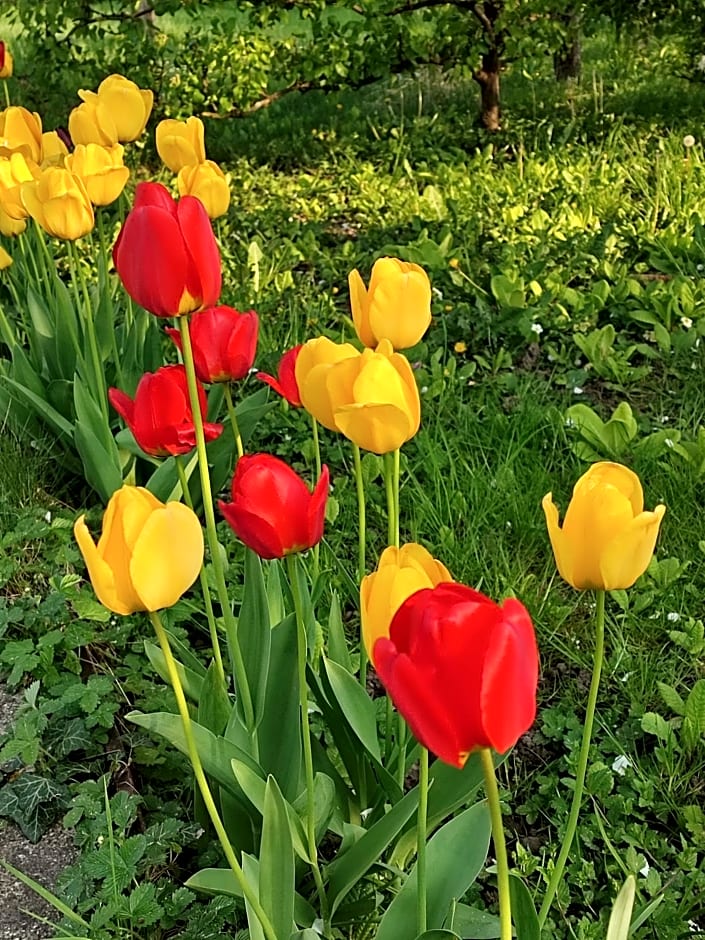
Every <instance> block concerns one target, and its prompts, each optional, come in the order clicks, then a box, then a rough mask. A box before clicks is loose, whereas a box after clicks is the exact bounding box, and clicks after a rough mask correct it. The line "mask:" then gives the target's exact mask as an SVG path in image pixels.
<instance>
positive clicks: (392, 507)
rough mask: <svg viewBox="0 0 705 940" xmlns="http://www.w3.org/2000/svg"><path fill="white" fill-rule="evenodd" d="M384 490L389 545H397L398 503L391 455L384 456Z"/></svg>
mask: <svg viewBox="0 0 705 940" xmlns="http://www.w3.org/2000/svg"><path fill="white" fill-rule="evenodd" d="M383 460H384V490H385V493H386V495H387V544H388V545H396V544H397V542H396V532H397V524H396V519H395V514H396V502H395V499H394V469H393V467H392V465H391V460H392V456H391V454H385V455H384V458H383Z"/></svg>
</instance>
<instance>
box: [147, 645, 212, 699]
mask: <svg viewBox="0 0 705 940" xmlns="http://www.w3.org/2000/svg"><path fill="white" fill-rule="evenodd" d="M144 651H145V653H146V654H147V659H148V660H149V661H150V663H151V664H152V668H153V669H154V671H155V672H156V674H157V675H158V676H159V678H160V679H162V680H163V681H164V682H166V683H169V670H168V669H167V667H166V660H165V659H164V653H162V650H161V647H159V646H157V645H156V643H152V642H151V641H150V640H145V641H144ZM175 663H176V671H177V672H178V674H179V679H180V680H181V684H182V686H183V687H184V692H185V693H186V696H187V698H190V699H191V701H192V702H195V703H196V704H198V703H199V702H200V700H201V692H202V690H203V682H204V679H203V677H202V676H199V675H197V674H196V673H195V672H194V671H193V670H192V669H189V668H188V667H187V666H184V664H183V663H180V662H179V661H178V660H175Z"/></svg>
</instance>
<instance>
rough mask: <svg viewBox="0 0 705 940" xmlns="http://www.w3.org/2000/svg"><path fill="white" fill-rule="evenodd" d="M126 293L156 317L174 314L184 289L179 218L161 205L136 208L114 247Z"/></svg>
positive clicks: (184, 258)
mask: <svg viewBox="0 0 705 940" xmlns="http://www.w3.org/2000/svg"><path fill="white" fill-rule="evenodd" d="M114 260H115V267H116V268H117V271H118V274H119V275H120V279H121V280H122V282H123V284H124V286H125V290H126V291H127V293H128V294H129V295H130V296H131V297H132V298H133V299H134V300H136V301H137V303H138V304H140V305H141V306H142V307H144V308H145V310H149V311H150V313H154V314H156V315H157V316H173V315H174V314H175V313H176V311H177V310H178V309H179V304H180V302H181V296H182V294H183V291H184V272H185V271H186V269H187V267H188V257H187V254H186V248H185V246H184V243H183V239H182V237H181V229H180V228H179V223H178V222H177V220H176V218H175V217H174V216H173V215H172V214H171V213H170V212H168V211H167V210H165V209H162V208H159V207H158V206H149V207H147V206H145V207H144V208H137V209H133V210H132V212H131V213H130V215H128V217H127V219H126V220H125V224H124V225H123V227H122V231H121V233H120V238H119V241H118V242H117V244H116V246H115V253H114Z"/></svg>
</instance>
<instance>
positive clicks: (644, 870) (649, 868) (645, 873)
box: [639, 862, 651, 878]
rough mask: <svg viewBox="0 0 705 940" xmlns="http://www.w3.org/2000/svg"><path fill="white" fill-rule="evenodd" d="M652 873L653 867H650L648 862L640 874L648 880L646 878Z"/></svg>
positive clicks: (640, 870)
mask: <svg viewBox="0 0 705 940" xmlns="http://www.w3.org/2000/svg"><path fill="white" fill-rule="evenodd" d="M650 871H651V865H649V863H648V862H644V866H643V868H640V869H639V874H640V875H643V876H644V878H646V876H647V875H648V874H649V872H650Z"/></svg>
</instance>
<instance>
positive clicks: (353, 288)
mask: <svg viewBox="0 0 705 940" xmlns="http://www.w3.org/2000/svg"><path fill="white" fill-rule="evenodd" d="M348 285H349V287H350V305H351V307H352V315H353V323H354V324H355V330H356V331H357V335H358V336H359V338H360V342H361V343H362V344H363V345H364V346H369V347H372V348H374V347H375V346H376V345H377V343H379V341H380V340H382V339H388V340H389V341H390V343H391V344H392V346H393V347H394V348H395V349H408V348H409V347H410V346H415V345H416V344H417V343H418V342H419V340H420V339H421V337H422V336H423V335H424V333H425V332H426V330H427V329H428V327H429V324H430V323H431V284H430V281H429V279H428V275H427V274H426V272H425V271H424V269H423V268H421V267H419V265H418V264H411V263H410V262H407V261H399V259H398V258H380V259H379V260H378V261H375V263H374V266H373V268H372V276H371V278H370V286H369V289H367V290H366V289H365V285H364V283H363V281H362V278H361V277H360V274H359V272H358V271H357V270H355V271H351V272H350V274H349V276H348Z"/></svg>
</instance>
